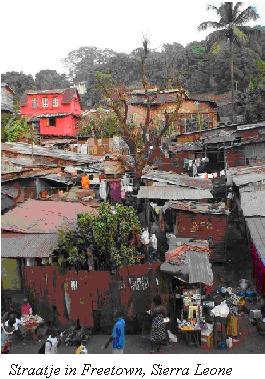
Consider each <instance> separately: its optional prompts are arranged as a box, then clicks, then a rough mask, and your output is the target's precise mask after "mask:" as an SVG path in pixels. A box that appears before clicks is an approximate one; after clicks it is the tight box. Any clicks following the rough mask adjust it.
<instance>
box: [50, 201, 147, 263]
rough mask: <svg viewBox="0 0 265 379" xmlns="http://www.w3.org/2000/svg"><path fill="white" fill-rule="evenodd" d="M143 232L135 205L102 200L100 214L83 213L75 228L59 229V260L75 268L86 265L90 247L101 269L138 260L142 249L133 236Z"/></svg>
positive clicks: (79, 216)
mask: <svg viewBox="0 0 265 379" xmlns="http://www.w3.org/2000/svg"><path fill="white" fill-rule="evenodd" d="M140 231H141V227H140V222H139V219H138V217H137V214H136V212H135V210H134V209H133V208H132V207H125V206H123V205H120V204H117V205H115V206H114V207H112V206H111V205H110V204H109V203H101V205H100V207H99V215H98V216H91V215H89V214H86V213H84V214H80V215H78V218H77V228H76V230H74V231H73V230H61V231H60V232H59V244H58V246H59V248H58V251H57V256H58V262H60V263H61V264H63V265H67V266H70V267H75V269H76V270H80V269H81V268H87V267H88V262H87V259H88V258H87V257H88V255H87V252H88V250H90V251H93V256H94V259H95V260H96V262H97V268H98V269H100V270H102V269H103V270H106V269H107V270H110V269H113V268H117V267H120V266H124V265H129V264H134V263H137V262H139V251H138V248H137V246H135V245H134V244H133V237H134V236H135V235H136V234H139V233H140Z"/></svg>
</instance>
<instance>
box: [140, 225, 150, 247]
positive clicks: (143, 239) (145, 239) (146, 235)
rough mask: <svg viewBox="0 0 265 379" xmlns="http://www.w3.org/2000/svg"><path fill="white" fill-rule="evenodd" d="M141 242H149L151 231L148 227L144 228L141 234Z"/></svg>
mask: <svg viewBox="0 0 265 379" xmlns="http://www.w3.org/2000/svg"><path fill="white" fill-rule="evenodd" d="M141 242H142V244H143V245H148V244H149V232H148V229H144V231H143V233H142V234H141Z"/></svg>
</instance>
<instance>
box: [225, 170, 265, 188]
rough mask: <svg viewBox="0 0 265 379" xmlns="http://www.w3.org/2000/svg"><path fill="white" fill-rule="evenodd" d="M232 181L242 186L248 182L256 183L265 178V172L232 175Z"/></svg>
mask: <svg viewBox="0 0 265 379" xmlns="http://www.w3.org/2000/svg"><path fill="white" fill-rule="evenodd" d="M232 180H233V183H234V184H235V185H236V186H237V187H240V186H244V185H246V184H249V183H257V182H261V181H263V180H265V172H264V173H257V174H255V173H249V174H245V175H239V176H234V177H233V179H232Z"/></svg>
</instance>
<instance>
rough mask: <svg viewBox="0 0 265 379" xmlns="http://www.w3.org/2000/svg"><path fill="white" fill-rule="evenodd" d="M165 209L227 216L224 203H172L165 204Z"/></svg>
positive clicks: (227, 212)
mask: <svg viewBox="0 0 265 379" xmlns="http://www.w3.org/2000/svg"><path fill="white" fill-rule="evenodd" d="M165 207H167V208H171V209H177V210H181V211H188V212H192V213H209V214H229V211H228V210H227V209H226V207H225V203H223V202H221V203H213V204H209V203H195V202H190V201H181V202H180V201H174V202H168V203H166V204H165Z"/></svg>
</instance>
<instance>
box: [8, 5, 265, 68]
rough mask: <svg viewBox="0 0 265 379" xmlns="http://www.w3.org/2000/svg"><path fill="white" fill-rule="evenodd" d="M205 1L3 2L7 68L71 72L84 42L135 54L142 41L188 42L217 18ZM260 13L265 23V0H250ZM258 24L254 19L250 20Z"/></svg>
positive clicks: (197, 38)
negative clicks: (66, 61)
mask: <svg viewBox="0 0 265 379" xmlns="http://www.w3.org/2000/svg"><path fill="white" fill-rule="evenodd" d="M209 3H210V4H216V5H218V3H219V2H217V1H211V0H209V1H204V0H192V1H191V0H131V1H129V0H45V1H38V0H24V1H22V0H8V1H1V2H0V4H1V5H0V10H1V15H4V17H1V23H0V31H1V34H0V35H1V39H0V41H1V52H2V54H1V60H0V66H1V67H0V68H1V72H2V73H4V72H6V71H13V70H14V71H23V72H24V73H26V74H32V75H35V74H36V73H37V72H38V71H40V70H42V69H54V70H57V71H58V72H60V73H63V72H65V68H64V66H63V64H62V59H63V58H65V57H66V56H67V54H68V53H69V52H70V51H72V50H75V49H78V48H79V47H81V46H96V47H98V48H109V49H113V50H115V51H119V52H122V51H123V52H126V53H129V52H130V51H132V50H134V49H135V48H137V47H139V46H140V44H141V39H142V36H143V35H147V36H148V37H149V39H150V47H151V48H153V49H159V48H161V46H162V45H163V44H164V43H172V42H179V43H181V44H182V45H184V46H185V45H186V44H187V43H189V42H192V41H200V40H202V39H204V38H205V36H206V35H207V34H208V33H209V32H198V30H197V26H198V25H199V24H200V23H201V22H203V21H208V20H215V19H216V16H215V14H214V12H212V11H207V4H209ZM248 5H254V6H255V7H256V9H257V11H258V12H259V14H260V19H259V20H258V22H257V24H259V25H265V1H264V0H257V1H255V0H253V1H252V2H247V1H246V2H244V6H245V7H246V6H248ZM250 25H253V24H250Z"/></svg>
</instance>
